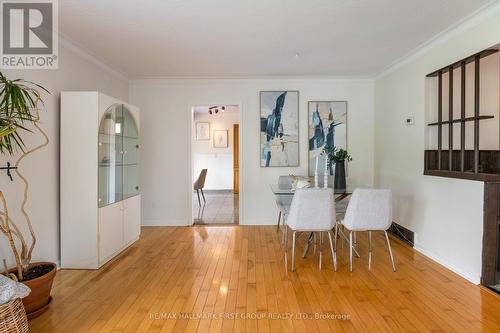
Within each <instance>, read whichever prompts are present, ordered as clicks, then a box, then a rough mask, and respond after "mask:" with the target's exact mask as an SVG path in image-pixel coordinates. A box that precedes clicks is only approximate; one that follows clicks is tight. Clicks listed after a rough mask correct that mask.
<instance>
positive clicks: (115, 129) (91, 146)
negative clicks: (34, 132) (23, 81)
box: [60, 91, 141, 269]
mask: <svg viewBox="0 0 500 333" xmlns="http://www.w3.org/2000/svg"><path fill="white" fill-rule="evenodd" d="M139 133H140V132H139V110H138V109H137V108H136V107H134V106H131V105H129V104H127V103H124V102H122V101H119V100H117V99H115V98H113V97H110V96H106V95H104V94H102V93H99V92H95V91H91V92H88V91H85V92H81V91H78V92H77V91H65V92H62V93H61V180H60V183H61V267H63V268H92V269H96V268H99V267H101V266H102V265H103V264H105V263H106V262H107V261H109V260H110V259H112V258H113V257H114V256H116V255H117V254H119V253H120V252H121V251H123V250H124V249H125V248H127V247H128V246H130V245H131V244H132V243H133V242H135V241H136V240H137V239H139V235H140V226H141V218H140V216H141V198H140V192H139V147H140V146H139Z"/></svg>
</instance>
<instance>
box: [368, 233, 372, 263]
mask: <svg viewBox="0 0 500 333" xmlns="http://www.w3.org/2000/svg"><path fill="white" fill-rule="evenodd" d="M371 268H372V232H371V231H368V270H371Z"/></svg>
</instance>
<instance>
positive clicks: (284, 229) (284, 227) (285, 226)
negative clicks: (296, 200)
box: [282, 214, 288, 243]
mask: <svg viewBox="0 0 500 333" xmlns="http://www.w3.org/2000/svg"><path fill="white" fill-rule="evenodd" d="M282 219H283V223H282V225H283V236H282V238H283V243H284V242H287V241H288V227H287V225H286V216H285V214H283V215H282Z"/></svg>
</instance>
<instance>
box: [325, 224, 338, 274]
mask: <svg viewBox="0 0 500 333" xmlns="http://www.w3.org/2000/svg"><path fill="white" fill-rule="evenodd" d="M335 229H337V226H335ZM336 232H337V231H335V233H336ZM327 233H328V240H329V241H330V251H331V252H332V261H333V270H334V271H335V272H336V271H337V251H336V250H334V245H333V242H332V231H327ZM335 237H336V236H335ZM335 243H337V241H336V240H335ZM335 246H336V245H335Z"/></svg>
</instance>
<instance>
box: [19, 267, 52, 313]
mask: <svg viewBox="0 0 500 333" xmlns="http://www.w3.org/2000/svg"><path fill="white" fill-rule="evenodd" d="M38 265H51V266H52V270H51V271H50V272H48V273H47V274H45V275H42V276H39V277H37V278H36V279H32V280H28V281H23V283H24V284H25V285H27V286H28V287H29V288H30V289H31V293H30V294H29V295H28V296H26V297H25V298H23V305H24V308H25V309H26V314H27V316H28V319H33V318H35V317H38V316H39V315H41V314H42V313H43V312H45V311H46V310H47V309H48V307H49V304H50V301H51V298H50V291H51V289H52V282H53V281H54V277H55V276H56V272H57V266H56V264H54V263H52V262H35V263H32V264H30V267H34V266H38ZM11 272H13V273H14V274H15V272H16V269H14V270H11Z"/></svg>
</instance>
